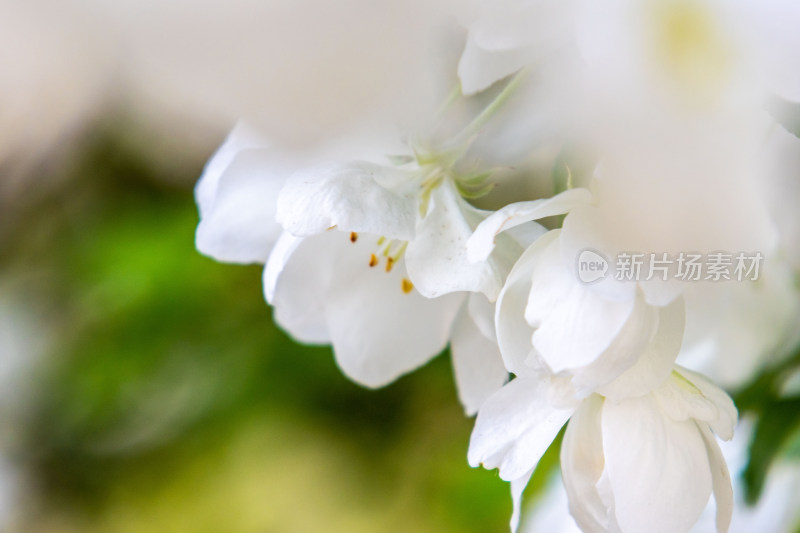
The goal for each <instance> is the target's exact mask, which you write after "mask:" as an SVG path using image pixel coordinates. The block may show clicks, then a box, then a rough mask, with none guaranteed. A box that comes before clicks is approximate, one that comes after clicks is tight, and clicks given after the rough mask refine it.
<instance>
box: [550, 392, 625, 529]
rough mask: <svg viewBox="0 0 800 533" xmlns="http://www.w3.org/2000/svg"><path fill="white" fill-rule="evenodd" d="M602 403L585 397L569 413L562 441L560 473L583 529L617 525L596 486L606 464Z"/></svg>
mask: <svg viewBox="0 0 800 533" xmlns="http://www.w3.org/2000/svg"><path fill="white" fill-rule="evenodd" d="M602 407H603V400H602V398H601V397H600V396H597V395H593V396H590V397H588V398H586V399H585V400H584V401H583V402H582V403H581V406H580V407H579V408H578V410H577V411H575V414H573V415H572V418H571V419H570V421H569V424H567V431H566V432H565V433H564V440H563V441H562V442H561V476H562V478H563V480H564V488H565V489H566V491H567V498H568V500H569V509H570V513H571V514H572V517H573V518H574V519H575V522H576V523H577V524H578V526H579V527H580V528H581V530H582V531H584V532H597V533H600V532H609V531H614V530H615V526H616V524H615V523H614V518H613V515H612V514H611V513H610V512H609V508H608V506H607V505H606V504H604V503H603V500H602V499H601V497H600V494H599V492H598V488H597V484H598V482H599V481H600V477H601V476H602V474H603V469H604V467H605V459H604V457H603V440H602V436H601V430H600V416H601V410H602Z"/></svg>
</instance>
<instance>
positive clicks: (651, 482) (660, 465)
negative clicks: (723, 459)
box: [601, 396, 712, 533]
mask: <svg viewBox="0 0 800 533" xmlns="http://www.w3.org/2000/svg"><path fill="white" fill-rule="evenodd" d="M601 425H602V434H603V453H604V455H605V461H606V470H607V472H608V479H609V483H610V486H611V489H612V491H613V494H614V502H615V507H616V509H615V514H616V518H617V522H618V523H619V525H620V528H621V529H622V531H625V532H626V533H639V532H642V533H661V532H663V533H680V532H685V531H688V530H689V528H690V527H691V526H692V524H694V523H695V522H696V521H697V518H698V517H699V516H700V514H701V513H702V511H703V509H704V508H705V506H706V503H707V502H708V497H709V495H710V494H711V484H712V480H711V470H710V468H709V462H708V454H707V452H706V446H705V442H704V441H703V437H702V435H701V434H700V432H699V431H698V428H697V425H696V424H695V423H694V421H693V420H686V421H681V422H678V421H675V420H672V419H671V418H669V417H666V416H664V415H663V414H662V413H661V412H660V411H659V409H658V406H657V404H656V402H655V401H654V400H653V398H652V397H650V396H644V397H642V398H636V399H632V400H626V401H623V402H620V403H618V404H615V403H614V402H611V401H606V402H605V404H604V405H603V413H602V423H601Z"/></svg>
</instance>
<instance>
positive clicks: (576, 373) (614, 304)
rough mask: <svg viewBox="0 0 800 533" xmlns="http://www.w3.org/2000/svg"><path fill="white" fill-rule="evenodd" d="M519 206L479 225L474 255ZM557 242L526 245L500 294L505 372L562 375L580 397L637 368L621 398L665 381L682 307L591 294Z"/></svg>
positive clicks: (554, 234) (556, 236)
mask: <svg viewBox="0 0 800 533" xmlns="http://www.w3.org/2000/svg"><path fill="white" fill-rule="evenodd" d="M568 192H573V193H578V192H580V191H579V190H575V191H568ZM583 192H585V191H583ZM581 197H583V195H581ZM557 198H558V197H557ZM563 198H564V196H562V197H561V198H560V199H561V200H563ZM522 205H523V204H519V205H517V206H514V205H512V206H509V208H508V209H506V210H500V211H498V212H497V213H496V214H495V215H492V216H491V217H489V218H488V219H487V220H486V222H485V223H484V225H483V226H482V227H479V229H478V231H476V233H475V235H474V236H473V240H471V241H470V248H471V251H473V252H475V254H474V255H477V256H478V257H480V255H481V254H478V253H477V252H478V251H479V250H482V249H485V242H486V241H488V236H489V235H490V234H491V232H490V231H489V230H490V228H491V227H492V226H493V225H494V222H495V221H496V220H498V221H499V220H502V219H503V217H504V216H505V215H508V214H509V212H510V210H511V209H512V208H514V209H521V208H522ZM534 209H537V206H535V205H534ZM530 213H531V212H526V213H525V214H524V215H520V217H519V219H518V220H524V219H527V218H529V217H530V216H531V214H530ZM569 216H571V215H568V216H567V218H569ZM511 220H513V218H509V221H511ZM560 236H561V232H560V230H554V231H551V232H549V233H548V234H546V235H545V236H543V237H541V238H540V239H539V240H537V241H536V242H535V243H534V244H532V245H531V246H530V247H528V249H527V250H526V251H525V252H524V253H523V255H522V256H521V257H520V259H519V260H518V261H517V263H516V264H515V265H514V268H513V270H512V271H511V273H510V274H509V276H508V278H507V280H506V284H505V286H504V287H503V291H502V292H501V294H500V297H499V299H498V302H497V315H496V325H497V335H498V345H499V346H500V352H501V354H502V355H503V360H504V362H505V364H506V367H507V368H508V369H509V370H510V371H511V372H513V373H515V374H517V375H518V376H524V375H532V374H536V373H542V372H543V373H545V374H560V375H562V376H564V377H566V378H568V379H569V381H570V383H571V386H572V387H574V389H575V390H574V392H575V393H576V394H578V395H581V396H586V395H588V394H591V393H592V392H595V391H597V390H598V389H600V388H602V387H604V386H606V385H608V384H610V383H612V382H614V381H615V380H618V378H619V376H621V375H622V374H624V373H626V372H632V371H633V370H634V369H635V371H636V373H637V377H636V379H631V380H628V381H626V382H625V387H624V389H625V390H624V391H623V393H624V394H633V393H634V392H633V391H635V390H644V391H647V390H649V389H650V388H652V387H653V386H655V385H657V384H658V383H660V381H662V380H663V379H665V378H666V376H667V375H668V374H669V371H670V368H671V366H672V363H673V362H674V360H675V357H676V356H677V354H678V351H679V350H680V346H681V341H682V339H683V328H684V318H683V301H682V300H680V299H678V300H676V301H674V302H673V303H672V304H670V305H669V306H666V307H663V308H658V307H654V306H651V305H648V304H647V303H646V302H645V301H644V298H643V295H642V294H641V293H640V292H636V293H634V294H633V295H632V297H630V298H624V299H617V300H614V299H609V298H607V297H605V295H603V294H598V293H596V292H595V291H594V290H593V288H592V286H589V285H587V284H585V283H582V282H581V281H580V280H579V279H578V278H577V276H576V266H572V265H570V264H565V259H564V257H562V255H563V252H562V249H561V239H560ZM573 265H576V264H575V263H573ZM618 383H619V381H618ZM608 393H609V394H610V393H611V392H610V391H609V392H608Z"/></svg>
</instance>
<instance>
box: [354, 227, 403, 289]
mask: <svg viewBox="0 0 800 533" xmlns="http://www.w3.org/2000/svg"><path fill="white" fill-rule="evenodd" d="M350 242H351V243H353V244H355V243H356V242H358V233H356V232H355V231H353V232H351V233H350ZM375 244H376V246H377V249H376V251H375V252H373V253H371V254H370V256H369V262H368V263H367V264H368V265H369V267H370V268H374V267H376V266H378V265H379V264H380V263H381V260H382V259H386V266H385V267H384V271H385V272H386V273H389V272H391V271H392V268H394V265H395V264H396V263H397V262H398V261H400V259H402V257H403V254H405V251H406V248H407V247H408V241H402V240H398V239H387V238H386V237H380V238H379V239H378V241H377V242H376V243H375ZM400 288H401V289H402V291H403V292H404V293H405V294H409V293H410V292H411V291H413V290H414V284H413V283H412V282H411V280H410V279H408V278H403V279H402V280H401V282H400Z"/></svg>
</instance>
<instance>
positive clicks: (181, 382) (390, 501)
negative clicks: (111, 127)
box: [2, 131, 556, 533]
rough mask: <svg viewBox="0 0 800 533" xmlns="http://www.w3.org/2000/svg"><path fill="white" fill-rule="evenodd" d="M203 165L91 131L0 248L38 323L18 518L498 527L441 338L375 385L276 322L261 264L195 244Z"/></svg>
mask: <svg viewBox="0 0 800 533" xmlns="http://www.w3.org/2000/svg"><path fill="white" fill-rule="evenodd" d="M207 155H209V154H205V156H207ZM203 162H204V159H199V160H198V161H197V162H196V164H195V165H194V166H190V168H186V169H185V171H184V172H185V174H184V175H180V176H175V175H165V174H163V173H160V172H159V171H157V170H155V168H156V165H151V164H149V163H148V160H147V157H146V155H145V154H143V153H139V152H138V151H137V150H136V149H134V148H131V146H130V145H127V144H126V143H124V142H121V141H120V140H119V138H118V137H117V136H115V134H114V133H113V131H112V132H111V133H104V134H102V135H99V136H98V138H96V139H95V141H94V142H93V144H92V145H91V147H90V149H88V150H87V151H86V153H85V155H84V156H83V157H82V158H81V159H80V160H79V161H78V162H77V163H76V164H75V165H74V168H72V169H71V170H70V171H69V173H68V175H67V176H66V177H65V178H64V179H63V180H62V182H61V183H60V184H59V185H58V186H56V187H53V188H51V189H50V190H48V191H46V192H44V193H42V194H40V195H39V198H38V199H37V200H36V201H35V202H32V203H31V205H29V206H27V207H26V208H25V209H24V210H23V212H22V214H21V215H20V217H19V226H18V228H17V229H16V231H15V232H14V234H13V238H12V239H11V240H10V241H8V242H7V243H5V245H4V249H3V252H2V253H3V265H4V269H5V271H6V273H7V274H8V273H11V274H13V277H14V279H16V280H17V282H16V283H17V285H18V287H17V292H19V293H22V294H25V298H24V299H25V301H26V305H28V306H29V307H30V308H31V309H34V310H35V311H36V313H37V314H38V317H39V318H40V319H41V324H40V326H41V328H42V335H45V334H46V336H47V337H48V342H47V346H48V347H47V349H46V350H45V354H44V356H43V357H42V358H41V360H40V361H39V362H37V364H36V365H34V367H33V370H32V376H31V378H30V379H31V384H30V385H31V386H30V391H31V393H30V398H29V399H28V400H27V403H28V404H29V405H26V406H25V408H24V413H25V415H24V416H23V417H20V418H19V421H20V424H19V425H18V426H17V427H16V429H15V435H14V438H13V439H10V440H11V441H12V445H11V446H10V448H11V452H10V453H11V454H12V455H13V458H14V461H15V463H17V464H18V465H20V466H21V468H22V471H23V474H24V479H25V492H24V498H23V501H22V502H21V503H20V508H19V509H17V513H16V514H19V515H20V516H21V519H20V524H19V531H32V532H104V533H128V532H131V533H132V532H140V531H141V532H145V531H146V532H161V531H165V532H167V531H176V532H178V531H180V532H194V533H202V532H209V533H210V532H234V533H238V532H241V533H250V532H252V533H256V532H258V533H265V532H319V531H327V532H331V531H347V532H359V531H363V532H372V531H385V532H393V531H394V532H407V531H415V532H448V531H453V532H488V531H506V530H507V527H508V525H507V524H508V519H509V516H510V511H511V500H510V496H509V493H508V485H507V484H506V483H504V482H502V481H501V480H500V479H499V478H498V477H497V474H496V472H489V471H485V470H483V469H472V468H470V467H469V465H468V464H467V461H466V450H467V446H468V442H469V434H470V430H471V426H472V421H471V419H468V418H466V417H465V416H464V414H463V411H462V409H461V407H460V405H459V404H458V402H457V399H456V394H455V390H454V386H453V380H452V375H451V374H452V370H451V367H450V361H449V357H448V355H447V354H443V355H441V356H440V357H438V358H437V359H436V360H435V361H434V362H433V363H432V364H430V365H428V366H427V367H425V368H424V369H422V370H421V371H419V372H416V373H415V374H413V375H411V376H408V377H405V378H403V379H401V380H399V382H397V383H395V384H393V385H392V386H390V387H387V388H385V389H381V390H377V391H370V390H366V389H364V388H361V387H359V386H357V385H354V384H353V383H351V382H349V381H348V380H347V379H345V378H344V377H343V376H342V374H341V373H340V372H339V370H338V369H337V368H336V365H335V363H334V360H333V357H332V354H331V351H330V349H329V348H328V347H308V346H301V345H299V344H297V343H295V342H294V341H293V340H291V339H290V338H288V337H287V335H286V334H284V333H283V332H282V331H280V330H279V329H277V328H276V326H275V325H274V324H273V322H272V318H271V310H270V309H269V307H268V306H267V305H266V304H265V302H264V299H263V297H262V291H261V270H260V268H259V267H258V266H235V265H223V264H219V263H216V262H214V261H212V260H210V259H208V258H205V257H203V256H201V255H199V254H198V253H197V252H196V250H195V249H194V230H195V227H196V224H197V214H196V208H195V205H194V200H193V196H192V184H193V181H194V179H195V178H196V176H198V175H199V173H200V172H201V170H202V165H203ZM554 451H556V450H551V453H550V454H548V456H547V457H548V458H547V460H546V461H545V462H544V464H545V465H546V466H543V467H542V470H548V469H549V468H551V467H552V465H554V463H555V457H556V455H555V454H554V453H553V452H554ZM544 480H545V475H544V474H542V475H540V476H538V477H537V478H536V479H535V480H534V482H533V483H532V485H531V486H530V487H529V491H528V492H529V493H530V494H531V495H534V494H535V493H536V488H537V487H540V486H541V485H542V483H543V481H544ZM529 499H530V498H529Z"/></svg>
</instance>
